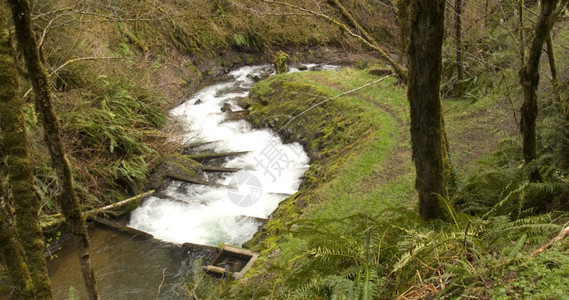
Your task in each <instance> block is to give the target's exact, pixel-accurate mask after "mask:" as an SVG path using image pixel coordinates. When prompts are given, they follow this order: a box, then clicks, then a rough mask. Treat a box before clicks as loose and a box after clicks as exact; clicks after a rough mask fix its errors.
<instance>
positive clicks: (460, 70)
mask: <svg viewBox="0 0 569 300" xmlns="http://www.w3.org/2000/svg"><path fill="white" fill-rule="evenodd" d="M454 9H455V10H456V18H455V45H456V46H455V48H456V49H455V50H456V80H457V83H456V96H457V97H460V96H462V93H463V90H464V89H463V81H464V64H463V63H462V0H455V2H454Z"/></svg>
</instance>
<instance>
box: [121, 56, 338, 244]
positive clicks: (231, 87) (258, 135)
mask: <svg viewBox="0 0 569 300" xmlns="http://www.w3.org/2000/svg"><path fill="white" fill-rule="evenodd" d="M309 67H310V66H309ZM328 68H330V67H328ZM268 70H270V66H268V65H264V66H250V67H243V68H240V69H238V70H235V71H233V72H231V73H230V75H231V76H232V77H233V78H234V80H231V81H227V82H223V83H218V84H214V85H211V86H208V87H205V88H204V89H202V90H200V91H198V92H197V93H196V94H195V95H194V96H193V97H192V98H190V99H189V100H188V101H186V102H185V103H184V104H182V105H180V106H178V107H177V108H175V109H173V110H172V111H171V112H170V113H171V115H172V116H173V117H176V118H180V119H181V120H182V121H183V122H184V123H185V124H187V134H186V136H185V139H186V141H190V142H206V141H211V142H213V143H210V144H208V145H207V146H202V147H201V149H200V150H203V151H204V152H205V151H206V150H210V152H211V151H214V152H234V151H249V152H248V153H246V154H244V155H238V156H234V157H231V158H230V159H229V160H227V161H225V162H224V163H223V166H224V167H231V168H239V169H242V170H241V171H239V172H237V173H223V175H221V176H219V175H216V176H211V178H210V181H213V182H216V183H218V184H220V185H223V186H204V185H197V184H184V183H180V182H172V183H171V184H170V186H168V187H167V189H166V191H165V194H166V195H168V198H169V199H161V198H158V197H150V198H149V199H147V200H146V201H145V202H144V203H143V205H142V206H140V207H139V208H137V209H136V210H134V211H133V212H132V213H131V221H130V224H129V226H131V227H134V228H136V229H139V230H142V231H145V232H148V233H151V234H153V235H154V236H155V237H156V238H159V239H162V240H166V241H170V242H174V243H185V242H190V243H196V244H204V245H211V246H217V245H218V244H219V243H226V244H232V245H237V246H240V245H241V244H242V243H244V242H246V241H247V240H249V239H250V238H251V237H252V236H253V234H254V233H255V232H256V231H257V228H258V225H259V223H258V222H257V221H256V220H255V218H267V217H268V216H269V214H270V213H271V212H272V211H273V210H275V209H276V207H277V205H278V203H279V202H280V201H282V200H283V199H284V198H286V197H288V195H291V194H293V193H295V192H296V191H297V190H298V188H299V185H300V183H301V177H302V175H303V174H304V172H306V170H307V169H308V161H309V158H308V156H307V155H306V153H305V152H304V151H303V149H302V147H301V146H300V145H299V144H297V143H294V144H283V143H282V141H281V139H280V138H279V137H278V136H277V135H276V134H275V133H273V132H272V131H270V130H268V129H261V130H259V129H254V128H252V127H251V125H250V124H248V123H247V122H246V121H244V120H239V121H225V122H224V119H225V117H226V114H225V113H223V112H221V108H222V107H223V105H224V104H226V103H229V105H230V106H231V109H232V110H233V111H237V110H240V108H239V107H238V106H237V105H236V100H237V99H238V98H240V97H246V96H247V95H248V89H249V88H250V87H251V86H252V85H253V84H254V81H253V80H252V79H251V78H252V77H253V76H259V75H260V74H262V73H263V72H267V71H268ZM293 71H295V70H293ZM198 100H200V101H198ZM196 101H198V102H201V103H200V104H195V103H196ZM208 148H209V149H208ZM173 199H175V200H173ZM252 217H255V218H252Z"/></svg>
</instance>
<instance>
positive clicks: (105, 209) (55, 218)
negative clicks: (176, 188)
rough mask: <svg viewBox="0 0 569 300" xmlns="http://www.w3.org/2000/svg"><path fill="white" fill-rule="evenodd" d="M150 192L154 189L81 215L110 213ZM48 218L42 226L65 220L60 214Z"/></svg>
mask: <svg viewBox="0 0 569 300" xmlns="http://www.w3.org/2000/svg"><path fill="white" fill-rule="evenodd" d="M152 194H154V190H150V191H147V192H144V193H142V194H139V195H136V196H134V197H131V198H128V199H126V200H123V201H119V202H116V203H113V204H110V205H107V206H103V207H100V208H96V209H92V210H89V211H86V212H84V213H83V215H84V216H85V218H86V219H95V218H97V217H98V216H99V215H101V214H106V213H110V212H111V211H112V210H114V209H117V208H121V207H124V206H126V205H129V204H132V203H133V202H135V201H138V200H141V199H142V198H144V197H148V196H150V195H152ZM137 206H138V205H137ZM48 218H49V219H50V221H48V222H45V223H42V227H44V228H52V227H55V226H58V225H60V224H61V223H63V222H65V218H64V216H63V215H62V214H54V215H50V216H48Z"/></svg>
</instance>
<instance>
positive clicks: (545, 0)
mask: <svg viewBox="0 0 569 300" xmlns="http://www.w3.org/2000/svg"><path fill="white" fill-rule="evenodd" d="M557 1H558V0H542V1H541V9H540V13H539V17H538V19H537V23H536V25H535V33H534V36H533V39H532V41H531V46H530V49H529V53H528V58H527V61H526V62H525V63H524V64H523V65H522V68H521V69H520V71H519V77H520V83H521V85H522V91H523V94H524V102H523V104H522V107H521V122H520V130H521V133H522V136H523V154H524V161H525V163H526V164H529V163H531V162H532V161H533V160H535V159H536V158H537V135H536V124H535V121H536V119H537V114H538V105H537V87H538V84H539V60H540V58H541V52H542V50H543V44H544V42H545V40H546V39H547V36H548V35H549V32H550V31H551V28H552V27H553V23H554V21H555V20H554V19H555V18H554V14H553V12H554V10H555V7H556V5H557ZM529 180H530V181H531V182H537V181H541V175H540V174H539V170H537V168H534V169H533V170H531V172H530V174H529Z"/></svg>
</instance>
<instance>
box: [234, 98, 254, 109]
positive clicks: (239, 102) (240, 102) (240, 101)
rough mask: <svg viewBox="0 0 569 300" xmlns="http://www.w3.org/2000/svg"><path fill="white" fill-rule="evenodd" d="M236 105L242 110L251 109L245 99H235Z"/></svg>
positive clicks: (249, 103)
mask: <svg viewBox="0 0 569 300" xmlns="http://www.w3.org/2000/svg"><path fill="white" fill-rule="evenodd" d="M236 102H237V105H238V106H239V107H241V108H243V109H248V108H249V107H251V102H249V101H248V99H247V97H241V98H237V100H236Z"/></svg>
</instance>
